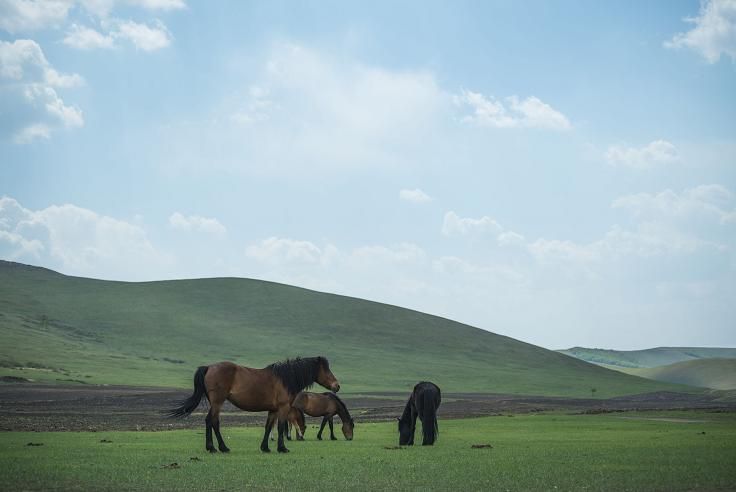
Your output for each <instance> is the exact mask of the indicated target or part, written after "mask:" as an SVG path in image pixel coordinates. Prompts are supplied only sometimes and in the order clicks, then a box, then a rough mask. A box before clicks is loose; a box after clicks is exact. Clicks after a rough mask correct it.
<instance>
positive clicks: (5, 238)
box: [0, 0, 736, 349]
mask: <svg viewBox="0 0 736 492" xmlns="http://www.w3.org/2000/svg"><path fill="white" fill-rule="evenodd" d="M0 258H2V259H6V260H11V261H18V262H23V263H28V264H32V265H39V266H44V267H48V268H52V269H54V270H57V271H60V272H62V273H65V274H68V275H76V276H84V277H94V278H103V279H111V280H124V281H148V280H162V279H177V278H199V277H221V276H237V277H249V278H258V279H265V280H271V281H276V282H282V283H287V284H292V285H298V286H302V287H306V288H310V289H316V290H320V291H325V292H332V293H338V294H344V295H350V296H356V297H361V298H365V299H370V300H375V301H380V302H385V303H389V304H394V305H399V306H402V307H407V308H411V309H416V310H419V311H423V312H427V313H431V314H435V315H439V316H444V317H447V318H451V319H454V320H457V321H461V322H464V323H468V324H471V325H473V326H477V327H479V328H482V329H486V330H489V331H492V332H495V333H499V334H503V335H507V336H510V337H513V338H516V339H519V340H523V341H526V342H529V343H533V344H536V345H540V346H543V347H547V348H554V349H558V348H567V347H571V346H575V345H577V346H591V347H602V348H613V349H638V348H648V347H655V346H736V302H734V300H735V299H736V0H705V1H703V2H698V1H675V0H664V1H651V2H637V1H621V2H585V1H579V2H578V1H558V2H543V1H531V0H529V1H524V2H496V1H483V2H481V1H472V2H460V1H458V2H434V1H416V2H413V1H406V2H330V1H314V2H310V1H304V2H281V1H263V2H239V1H238V2H235V1H233V2H205V1H199V2H195V1H192V0H47V1H34V0H0Z"/></svg>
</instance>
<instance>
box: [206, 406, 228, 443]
mask: <svg viewBox="0 0 736 492" xmlns="http://www.w3.org/2000/svg"><path fill="white" fill-rule="evenodd" d="M220 410H222V403H214V404H212V406H211V407H210V412H209V415H210V422H211V424H212V430H214V431H215V437H216V438H217V447H218V448H219V449H220V451H221V452H223V453H227V452H229V451H230V448H228V447H227V446H225V441H224V440H223V439H222V434H220ZM210 442H212V441H210Z"/></svg>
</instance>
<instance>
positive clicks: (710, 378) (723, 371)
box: [611, 359, 736, 390]
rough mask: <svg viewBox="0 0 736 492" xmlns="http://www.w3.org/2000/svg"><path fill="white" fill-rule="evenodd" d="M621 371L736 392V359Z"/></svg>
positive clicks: (685, 362)
mask: <svg viewBox="0 0 736 492" xmlns="http://www.w3.org/2000/svg"><path fill="white" fill-rule="evenodd" d="M611 367H614V366H611ZM619 370H621V371H623V372H625V373H626V374H633V375H635V376H640V377H643V378H647V379H654V380H656V381H666V382H668V383H678V384H687V385H690V386H700V387H703V388H711V389H717V390H736V359H694V360H686V361H682V362H675V363H674V364H667V365H664V366H657V367H642V368H619Z"/></svg>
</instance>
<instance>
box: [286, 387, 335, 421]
mask: <svg viewBox="0 0 736 492" xmlns="http://www.w3.org/2000/svg"><path fill="white" fill-rule="evenodd" d="M292 405H293V406H294V408H298V409H299V410H301V411H302V412H304V413H306V414H307V415H310V416H312V417H322V416H324V415H327V414H329V413H333V414H334V413H336V411H337V408H336V405H335V403H334V402H333V401H332V398H330V397H329V396H326V395H320V394H318V393H310V392H307V391H302V392H301V393H299V394H298V395H297V396H296V398H295V399H294V403H293V404H292Z"/></svg>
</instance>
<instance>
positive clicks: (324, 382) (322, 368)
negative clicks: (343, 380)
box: [317, 357, 340, 393]
mask: <svg viewBox="0 0 736 492" xmlns="http://www.w3.org/2000/svg"><path fill="white" fill-rule="evenodd" d="M317 360H318V361H319V370H318V372H317V384H319V385H320V386H323V387H325V388H327V389H328V390H330V391H334V392H335V393H337V392H338V391H340V383H339V382H338V381H337V378H336V377H335V375H334V374H332V371H330V363H329V362H328V361H327V359H326V358H325V357H318V358H317Z"/></svg>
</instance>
